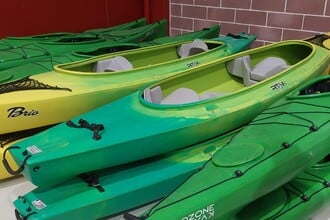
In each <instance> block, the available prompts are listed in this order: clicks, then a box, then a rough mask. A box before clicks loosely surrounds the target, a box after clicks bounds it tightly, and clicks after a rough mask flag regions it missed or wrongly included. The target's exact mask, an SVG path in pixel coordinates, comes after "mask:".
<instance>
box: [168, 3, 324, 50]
mask: <svg viewBox="0 0 330 220" xmlns="http://www.w3.org/2000/svg"><path fill="white" fill-rule="evenodd" d="M213 24H220V25H221V31H220V34H221V35H225V34H227V33H229V32H231V33H238V32H246V33H254V34H257V41H256V42H255V43H254V47H256V46H261V45H264V44H267V43H271V42H275V41H280V40H287V39H302V38H305V37H307V36H310V35H314V34H317V33H321V32H330V0H170V34H171V35H177V34H180V33H183V32H189V31H193V30H198V29H201V28H203V27H208V26H210V25H213Z"/></svg>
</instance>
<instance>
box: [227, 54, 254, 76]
mask: <svg viewBox="0 0 330 220" xmlns="http://www.w3.org/2000/svg"><path fill="white" fill-rule="evenodd" d="M227 71H228V72H229V73H230V74H232V75H234V76H238V77H241V78H243V76H244V75H245V74H248V73H250V72H251V67H250V56H249V55H246V56H242V57H238V58H236V59H234V60H231V61H229V62H228V63H227Z"/></svg>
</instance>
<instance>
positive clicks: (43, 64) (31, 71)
mask: <svg viewBox="0 0 330 220" xmlns="http://www.w3.org/2000/svg"><path fill="white" fill-rule="evenodd" d="M219 31H220V26H219V25H213V26H211V27H210V28H204V29H202V30H198V31H194V32H189V33H185V34H182V35H178V36H173V37H169V36H167V37H161V38H156V39H154V40H152V41H146V42H140V43H112V44H108V43H106V44H105V45H103V46H99V47H95V48H93V49H86V50H77V51H73V52H70V53H67V54H64V55H57V56H53V57H49V58H46V59H44V60H40V61H34V62H30V63H27V64H23V65H20V66H17V67H12V68H10V69H6V70H3V71H0V83H6V82H11V81H14V80H17V79H21V78H24V77H27V76H31V75H35V74H40V73H45V72H50V71H53V70H54V66H55V65H58V64H64V63H69V62H73V61H79V60H83V59H86V58H91V57H94V56H99V55H103V54H109V53H114V52H119V51H124V50H131V49H137V48H142V47H147V46H153V45H161V44H165V43H171V42H180V41H187V40H194V39H210V38H216V37H218V36H219Z"/></svg>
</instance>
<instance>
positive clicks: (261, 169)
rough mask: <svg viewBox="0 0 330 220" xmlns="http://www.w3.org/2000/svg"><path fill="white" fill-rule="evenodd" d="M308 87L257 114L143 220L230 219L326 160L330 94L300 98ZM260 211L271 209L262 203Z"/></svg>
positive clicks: (314, 81)
mask: <svg viewBox="0 0 330 220" xmlns="http://www.w3.org/2000/svg"><path fill="white" fill-rule="evenodd" d="M324 80H328V82H329V76H326V77H321V78H318V79H317V80H312V82H311V84H314V83H316V82H319V81H324ZM311 84H309V83H307V86H309V85H311ZM328 87H329V85H328ZM305 88H306V85H304V87H300V88H299V90H296V91H294V92H293V93H291V94H289V95H288V96H286V98H285V99H282V100H280V101H278V102H276V103H274V104H273V105H271V106H270V107H269V108H267V109H266V110H265V111H263V112H262V113H261V114H260V115H258V116H257V117H256V118H255V119H254V120H253V121H251V122H250V123H249V124H248V125H247V126H246V127H245V128H243V129H242V130H241V131H240V132H239V133H238V134H237V135H236V136H235V137H234V138H233V139H232V141H231V142H229V143H228V144H227V145H226V146H224V147H223V148H221V149H220V150H219V151H218V152H217V153H216V154H214V155H213V157H212V159H211V160H210V161H209V162H208V163H207V164H206V165H205V166H204V167H203V169H202V170H201V171H199V172H198V173H196V174H194V175H193V176H191V177H190V178H189V179H188V180H187V181H185V182H184V183H183V184H182V185H181V186H180V187H178V189H176V190H175V191H174V192H173V193H171V194H169V196H168V197H166V198H165V199H163V200H162V201H161V202H160V203H159V204H157V205H156V206H154V207H153V208H151V209H150V210H149V211H148V212H147V213H146V214H145V215H144V217H143V218H142V219H163V218H164V217H165V216H166V217H167V218H170V219H184V218H188V216H189V215H191V214H196V213H199V210H203V209H206V208H207V207H212V213H206V214H205V215H211V214H212V217H213V218H219V219H222V218H224V219H231V218H232V217H233V214H235V213H237V210H240V209H242V208H243V207H244V206H246V205H247V204H249V203H250V202H252V201H254V200H256V199H257V198H260V197H261V196H263V195H265V194H267V193H269V192H271V191H273V190H274V189H276V188H278V187H280V186H281V185H283V184H285V183H286V182H288V181H290V180H291V179H292V178H294V177H295V176H297V175H298V174H299V173H301V172H302V171H303V170H305V169H308V168H309V167H311V166H312V165H313V164H315V163H317V162H318V161H320V160H321V159H322V158H324V157H325V156H326V155H328V153H329V148H328V143H329V135H327V134H328V132H329V129H330V122H329V114H330V112H329V108H330V106H329V103H330V102H329V99H330V93H329V91H328V92H325V93H320V94H310V95H301V94H300V93H299V92H301V91H303V89H305ZM328 89H329V88H328ZM265 134H269V135H265ZM270 203H273V200H271V201H270ZM258 209H260V210H267V209H266V208H265V209H263V208H262V206H260V204H259V206H258ZM247 210H249V209H247ZM251 215H253V212H251ZM234 219H235V218H234ZM242 219H245V218H242ZM252 219H260V218H258V216H254V218H252ZM261 219H263V218H261ZM285 219H286V218H285Z"/></svg>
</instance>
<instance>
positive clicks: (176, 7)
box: [171, 4, 182, 16]
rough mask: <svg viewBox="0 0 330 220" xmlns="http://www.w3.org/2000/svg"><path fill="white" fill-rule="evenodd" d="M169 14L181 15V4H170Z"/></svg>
mask: <svg viewBox="0 0 330 220" xmlns="http://www.w3.org/2000/svg"><path fill="white" fill-rule="evenodd" d="M171 15H173V16H182V6H181V5H175V4H172V5H171Z"/></svg>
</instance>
